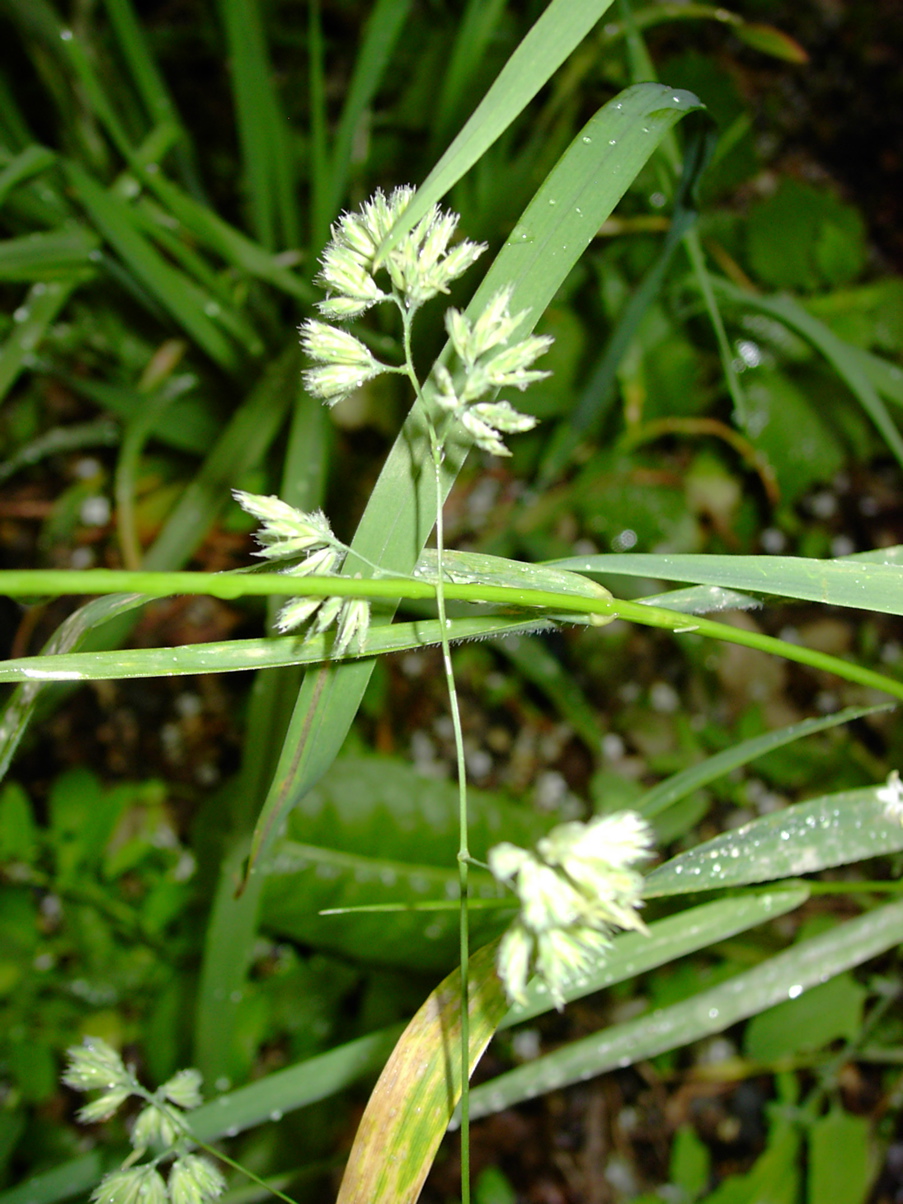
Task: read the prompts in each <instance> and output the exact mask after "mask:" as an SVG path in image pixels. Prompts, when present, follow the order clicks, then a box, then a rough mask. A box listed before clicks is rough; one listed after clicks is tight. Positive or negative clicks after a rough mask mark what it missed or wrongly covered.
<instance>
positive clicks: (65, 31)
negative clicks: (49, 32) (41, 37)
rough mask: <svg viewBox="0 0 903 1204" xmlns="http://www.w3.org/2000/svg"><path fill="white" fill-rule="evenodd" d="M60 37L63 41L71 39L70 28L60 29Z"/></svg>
mask: <svg viewBox="0 0 903 1204" xmlns="http://www.w3.org/2000/svg"><path fill="white" fill-rule="evenodd" d="M60 38H61V39H62V40H63V41H64V42H71V41H72V30H71V29H61V30H60Z"/></svg>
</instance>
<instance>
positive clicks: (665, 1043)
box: [470, 903, 903, 1119]
mask: <svg viewBox="0 0 903 1204" xmlns="http://www.w3.org/2000/svg"><path fill="white" fill-rule="evenodd" d="M901 941H903V903H891V904H888V905H887V906H885V907H879V908H876V909H875V910H874V911H870V912H868V913H867V914H866V915H863V916H859V917H857V918H856V919H855V920H850V921H848V922H847V923H846V924H840V925H838V926H837V927H835V928H832V929H831V930H830V931H829V932H824V933H822V934H821V935H820V936H817V937H813V938H811V939H810V940H807V941H802V942H800V943H799V944H798V945H794V946H792V947H791V948H790V949H787V950H785V951H784V952H783V953H779V954H778V955H777V956H776V957H772V958H769V959H768V961H766V962H763V963H762V964H761V965H759V966H756V967H755V968H754V969H752V970H748V971H745V972H744V973H742V974H738V975H736V976H735V977H734V978H731V979H729V980H728V981H727V982H724V983H721V984H720V985H719V986H717V987H713V988H712V989H711V990H709V991H702V992H700V993H699V994H697V995H694V996H693V997H692V998H691V999H687V1000H684V1001H683V1002H681V1003H677V1004H674V1005H673V1006H672V1007H668V1008H661V1009H657V1010H656V1011H654V1012H652V1013H651V1014H650V1015H649V1016H641V1017H640V1018H639V1019H638V1020H631V1021H628V1022H627V1023H625V1024H617V1025H613V1026H612V1027H611V1028H609V1029H607V1030H605V1031H603V1032H600V1033H595V1034H593V1035H592V1036H591V1037H586V1038H584V1039H583V1040H581V1041H575V1042H574V1043H573V1044H571V1045H567V1046H565V1047H563V1048H562V1049H560V1050H558V1051H557V1052H556V1053H554V1054H550V1055H548V1056H547V1057H544V1058H539V1059H537V1061H535V1062H530V1063H527V1064H526V1065H524V1066H521V1067H518V1069H517V1070H513V1071H510V1072H509V1073H508V1074H505V1075H501V1076H500V1077H499V1078H496V1079H492V1080H490V1081H489V1082H488V1083H483V1084H481V1085H480V1086H479V1087H475V1088H474V1089H473V1091H472V1092H471V1095H470V1114H471V1117H472V1118H473V1119H477V1118H478V1117H481V1116H488V1115H490V1114H492V1113H493V1112H501V1111H502V1110H503V1109H505V1108H510V1107H512V1106H513V1105H515V1104H519V1103H521V1102H522V1101H523V1100H527V1099H534V1098H535V1097H536V1096H537V1095H542V1094H543V1093H544V1092H547V1091H555V1090H558V1089H559V1088H561V1087H566V1086H568V1085H569V1084H571V1083H577V1082H581V1081H585V1080H586V1079H589V1078H592V1077H593V1076H594V1075H598V1074H604V1073H605V1071H607V1070H614V1069H615V1068H616V1067H625V1066H631V1065H633V1064H634V1063H636V1062H639V1061H642V1060H643V1059H644V1058H651V1057H654V1056H655V1055H656V1054H659V1053H663V1052H664V1051H665V1050H668V1049H678V1048H680V1047H681V1046H683V1045H688V1044H689V1043H690V1042H692V1041H699V1040H701V1039H702V1038H703V1037H707V1036H711V1035H712V1034H713V1033H720V1032H724V1030H725V1029H727V1028H730V1026H731V1025H732V1024H736V1023H737V1022H738V1021H740V1020H745V1019H746V1018H747V1017H749V1016H754V1015H756V1013H757V1012H762V1011H764V1010H765V1009H766V1008H769V1007H773V1006H774V1005H775V1004H777V1003H782V1002H783V1001H784V1000H786V999H788V998H796V996H797V995H799V994H801V993H802V992H803V991H804V990H806V989H808V988H809V987H813V986H815V985H816V984H818V983H821V982H825V981H826V980H827V979H828V978H832V977H833V976H834V975H836V974H839V973H841V971H843V970H848V969H850V968H851V967H853V966H859V965H861V964H862V963H863V962H866V961H868V960H869V959H870V958H872V957H877V956H878V955H879V954H880V953H883V952H884V951H885V950H886V949H890V948H892V947H893V946H894V945H898V944H900V942H901Z"/></svg>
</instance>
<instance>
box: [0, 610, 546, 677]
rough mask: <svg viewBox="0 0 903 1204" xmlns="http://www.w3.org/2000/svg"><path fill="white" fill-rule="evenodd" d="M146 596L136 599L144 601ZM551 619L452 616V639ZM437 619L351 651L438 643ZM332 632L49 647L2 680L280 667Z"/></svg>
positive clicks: (541, 625)
mask: <svg viewBox="0 0 903 1204" xmlns="http://www.w3.org/2000/svg"><path fill="white" fill-rule="evenodd" d="M145 601H146V599H141V602H139V603H136V605H143V603H144V602H145ZM548 626H549V624H548V620H546V619H518V618H508V617H505V616H502V615H499V616H498V617H496V618H485V619H484V618H474V619H452V620H451V627H450V628H448V636H449V639H451V640H467V639H484V638H486V637H487V636H491V635H508V634H515V635H517V634H531V633H534V632H536V631H542V630H545V629H546V628H547V627H548ZM441 634H442V633H441V631H440V629H439V623H438V620H436V619H418V620H416V621H415V622H412V623H393V624H392V625H391V626H389V627H381V628H373V629H372V630H371V631H370V632H369V633H368V636H367V643H366V647H365V649H364V651H363V652H355V651H354V650H352V651H351V653H349V656H354V657H358V656H359V657H367V658H368V659H369V658H371V657H375V656H380V655H383V654H384V653H388V652H406V651H408V650H409V649H412V648H424V647H427V646H428V645H431V644H438V643H439V642H440V639H441ZM332 640H333V636H332V635H319V636H308V637H306V638H301V637H299V636H295V635H286V636H277V637H273V638H269V639H246V640H220V641H211V642H210V643H207V644H183V645H181V646H180V647H177V648H123V649H119V650H117V651H115V652H84V653H79V652H76V653H71V654H68V655H67V654H65V653H63V654H59V655H56V656H54V659H53V660H52V661H48V660H47V653H42V654H41V656H27V657H22V658H20V659H19V660H8V661H0V682H8V681H111V680H112V681H116V680H119V679H120V678H122V679H125V678H137V677H180V676H186V675H190V674H192V673H236V672H243V671H245V670H247V669H275V668H279V667H280V666H283V665H314V664H320V663H322V662H323V661H328V659H329V651H330V647H331V645H332Z"/></svg>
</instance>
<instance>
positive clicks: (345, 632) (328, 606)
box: [232, 489, 370, 656]
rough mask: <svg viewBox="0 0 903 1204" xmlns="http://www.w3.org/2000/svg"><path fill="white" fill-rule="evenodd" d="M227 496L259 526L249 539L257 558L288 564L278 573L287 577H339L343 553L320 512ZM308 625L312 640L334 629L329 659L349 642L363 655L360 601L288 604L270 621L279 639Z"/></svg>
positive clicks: (239, 493)
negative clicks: (279, 635) (254, 541)
mask: <svg viewBox="0 0 903 1204" xmlns="http://www.w3.org/2000/svg"><path fill="white" fill-rule="evenodd" d="M232 493H233V496H234V498H235V500H236V501H237V502H238V504H239V506H241V508H242V509H243V510H245V511H246V512H247V513H248V514H251V515H253V516H254V518H256V519H259V521H260V524H261V525H260V528H259V530H258V531H257V532H256V533H255V536H254V538H255V539H256V540H257V543H258V544H259V551H258V552H257V553H256V555H257V556H260V557H262V558H263V559H265V560H269V561H273V562H276V563H278V562H279V561H283V562H286V561H290V562H291V563H290V564H288V565H287V566H286V567H285V568H283V569H282V572H285V573H288V574H290V575H291V576H293V577H311V576H318V577H330V576H333V575H334V574H336V573H338V572H339V570H340V569H341V567H342V564H343V563H344V561H345V557H346V555H347V554H348V548H347V547H346V546H345V544H343V543H342V542H341V541H340V540H338V539H336V537H335V535H334V534H333V531H332V527H331V526H330V525H329V520H328V519H327V517H326V515H325V514H324V513H323V512H322V510H314V511H312V512H311V513H305V512H304V511H303V510H297V509H296V508H295V507H294V506H290V505H289V504H288V502H283V501H282V500H281V499H280V498H278V497H273V496H267V495H265V494H260V493H246V492H245V491H244V490H243V489H233V491H232ZM311 619H313V620H314V622H313V624H312V627H311V633H312V634H314V635H319V634H321V633H322V632H324V631H327V630H328V629H329V628H330V627H331V626H332V625H333V623H336V624H337V633H336V638H335V642H334V643H333V647H332V655H333V656H344V654H345V653H346V652H347V651H348V649H349V648H350V647H351V645H352V643H353V642H354V641H357V644H358V647H359V649H360V651H363V648H364V641H365V639H366V635H367V629H368V627H369V625H370V604H369V603H368V602H367V600H366V599H365V598H340V597H332V598H290V599H289V601H288V602H287V603H286V604H285V605H284V606H283V607H282V609H281V610H280V611H279V613H278V614H277V616H276V628H277V630H279V631H281V632H282V633H283V634H285V633H286V632H289V631H295V630H296V629H297V628H298V627H300V626H301V625H302V624H304V623H307V622H308V621H310V620H311Z"/></svg>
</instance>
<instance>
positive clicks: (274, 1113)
mask: <svg viewBox="0 0 903 1204" xmlns="http://www.w3.org/2000/svg"><path fill="white" fill-rule="evenodd" d="M462 998H463V996H462ZM270 1120H282V1113H281V1111H280V1110H279V1109H278V1108H274V1109H273V1111H272V1112H271V1113H270Z"/></svg>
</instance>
